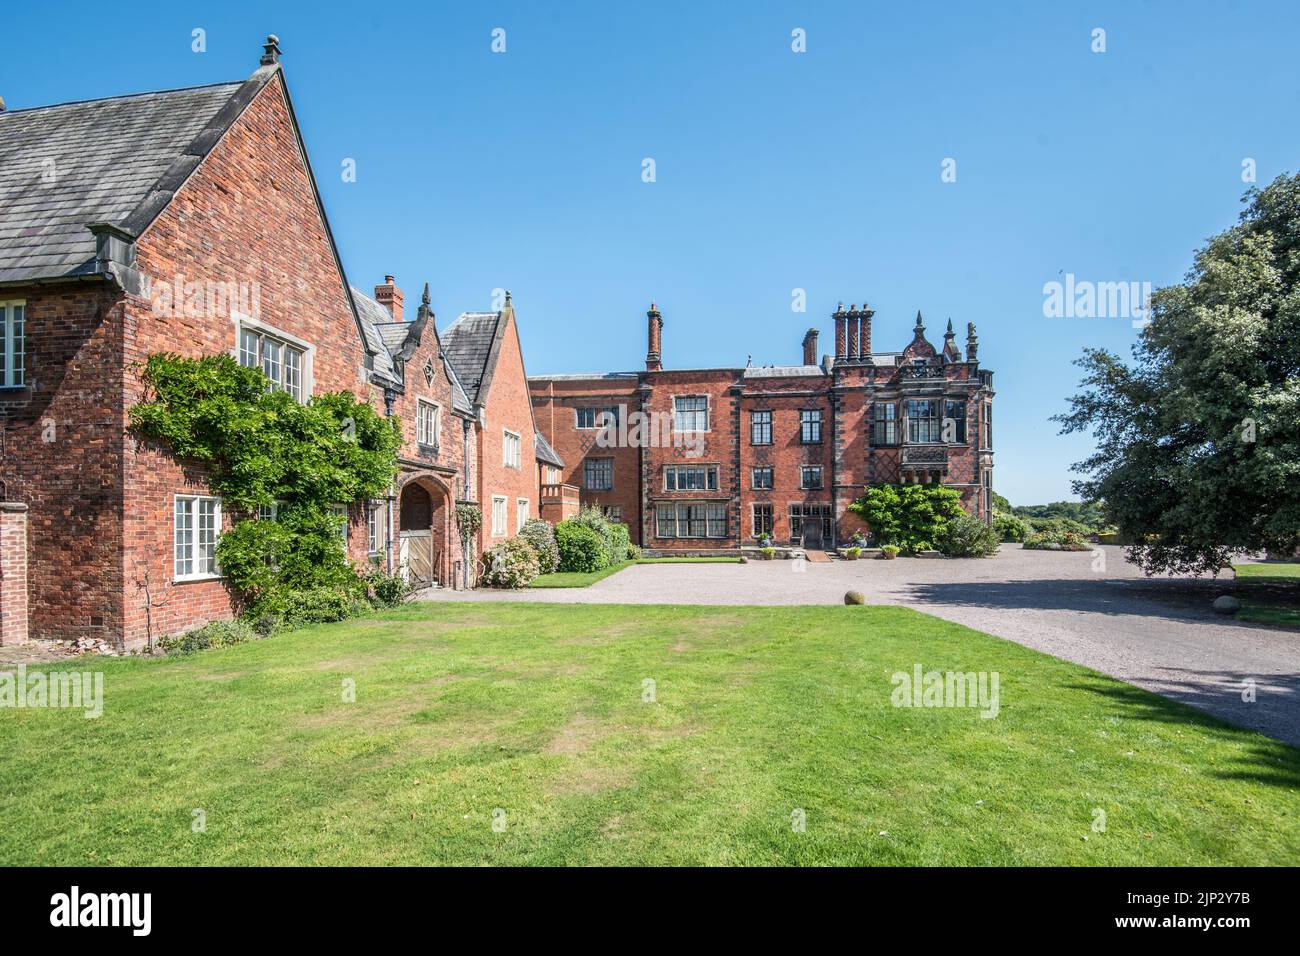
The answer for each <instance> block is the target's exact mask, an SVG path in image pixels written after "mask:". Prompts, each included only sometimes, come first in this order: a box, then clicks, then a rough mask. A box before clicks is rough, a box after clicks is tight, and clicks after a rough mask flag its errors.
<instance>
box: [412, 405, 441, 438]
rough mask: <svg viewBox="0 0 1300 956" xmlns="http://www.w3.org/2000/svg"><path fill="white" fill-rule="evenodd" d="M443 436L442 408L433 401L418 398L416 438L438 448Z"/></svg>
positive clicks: (416, 406)
mask: <svg viewBox="0 0 1300 956" xmlns="http://www.w3.org/2000/svg"><path fill="white" fill-rule="evenodd" d="M441 437H442V409H441V408H439V407H438V406H437V405H435V404H434V403H433V402H429V401H425V400H424V399H423V398H421V399H417V400H416V403H415V440H416V441H417V442H419V443H420V444H421V445H429V446H430V447H433V448H437V447H438V445H439V443H440V439H441Z"/></svg>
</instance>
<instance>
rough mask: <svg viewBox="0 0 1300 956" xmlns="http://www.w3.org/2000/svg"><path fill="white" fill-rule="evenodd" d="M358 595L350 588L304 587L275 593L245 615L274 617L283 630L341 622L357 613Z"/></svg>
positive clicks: (254, 617) (255, 617)
mask: <svg viewBox="0 0 1300 956" xmlns="http://www.w3.org/2000/svg"><path fill="white" fill-rule="evenodd" d="M360 598H361V595H360V594H358V593H357V592H356V591H355V590H353V589H350V588H342V587H334V588H307V589H306V590H303V591H287V590H277V591H274V592H272V593H271V594H269V595H267V596H266V597H265V598H263V599H262V600H260V601H259V602H258V603H257V604H255V605H254V606H253V607H252V608H251V609H250V612H249V615H248V616H249V617H250V618H253V619H257V618H261V617H263V616H265V615H278V616H279V618H280V619H281V620H282V621H283V622H284V624H285V626H286V627H300V626H302V625H304V624H324V623H326V622H328V621H342V620H345V619H346V618H348V617H350V616H352V615H354V614H355V613H357V612H358V611H359V610H361V608H360V607H359V606H358V604H359V599H360Z"/></svg>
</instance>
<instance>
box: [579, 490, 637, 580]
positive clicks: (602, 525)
mask: <svg viewBox="0 0 1300 956" xmlns="http://www.w3.org/2000/svg"><path fill="white" fill-rule="evenodd" d="M569 520H570V521H572V522H574V523H575V524H580V525H585V526H586V527H588V528H590V529H591V530H592V531H594V532H596V536H597V537H598V538H599V539H600V542H601V547H602V548H604V551H605V563H604V564H602V565H601V567H607V566H608V565H611V564H618V563H619V562H620V561H622V560H623V554H625V553H626V548H624V549H623V550H622V551H620V550H619V549H618V548H617V547H615V543H614V534H615V532H614V530H613V529H614V527H615V526H614V525H612V524H610V522H609V519H608V518H606V517H605V515H604V513H603V512H602V511H601V510H600V509H599V508H597V507H594V506H593V505H587V507H585V508H583V509H582V510H581V511H579V512H578V513H577V514H576V515H574V516H573V517H572V518H570V519H569ZM626 527H627V526H626V525H624V530H626ZM597 570H599V568H598V569H597Z"/></svg>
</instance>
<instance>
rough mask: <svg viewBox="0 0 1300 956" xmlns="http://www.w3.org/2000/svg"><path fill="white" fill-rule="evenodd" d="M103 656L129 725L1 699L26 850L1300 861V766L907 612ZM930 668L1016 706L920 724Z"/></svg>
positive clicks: (442, 858)
mask: <svg viewBox="0 0 1300 956" xmlns="http://www.w3.org/2000/svg"><path fill="white" fill-rule="evenodd" d="M82 663H83V665H84V666H89V667H100V668H102V669H103V671H104V672H105V675H106V676H105V697H106V700H105V710H104V715H103V716H102V717H100V718H99V719H97V720H87V719H85V718H84V717H82V716H80V714H79V713H77V712H72V711H67V710H14V709H9V708H3V709H0V738H2V739H3V740H4V746H3V748H0V820H3V821H4V826H3V827H0V864H17V863H35V864H96V863H106V864H107V863H112V864H152V863H157V864H181V865H190V864H238V865H245V864H289V863H297V864H309V863H314V864H431V863H455V864H468V865H476V864H485V863H486V864H522V863H532V864H625V863H626V864H631V863H641V864H645V863H666V864H1140V865H1162V864H1178V865H1181V864H1232V865H1257V864H1294V863H1295V862H1296V860H1297V859H1300V753H1298V752H1297V751H1296V750H1293V749H1291V748H1289V747H1287V746H1285V745H1283V744H1280V743H1277V742H1274V741H1272V740H1269V739H1267V738H1264V737H1261V736H1258V735H1256V734H1253V733H1250V732H1247V731H1244V730H1239V729H1236V728H1232V727H1229V726H1227V725H1224V724H1221V723H1219V722H1217V721H1215V720H1213V719H1212V718H1210V717H1207V716H1205V715H1203V714H1201V713H1200V712H1198V711H1194V710H1191V709H1188V708H1186V707H1183V706H1182V705H1179V704H1176V703H1173V702H1171V701H1168V700H1165V699H1164V698H1160V697H1156V696H1153V695H1151V694H1148V693H1145V692H1144V691H1141V690H1137V689H1135V688H1133V687H1131V686H1128V685H1125V684H1121V683H1119V682H1117V681H1114V680H1110V679H1108V678H1105V677H1102V676H1100V675H1097V674H1095V673H1093V672H1090V671H1088V670H1085V669H1083V668H1081V667H1077V666H1075V665H1072V664H1067V663H1064V662H1062V661H1059V660H1056V659H1054V658H1050V657H1046V656H1044V655H1041V654H1038V653H1036V652H1034V651H1031V650H1028V649H1026V648H1023V647H1020V646H1019V645H1016V644H1012V643H1009V642H1005V641H1001V640H998V639H996V638H992V637H989V636H987V635H983V634H980V633H978V632H976V631H972V630H969V629H967V628H963V627H960V626H958V625H955V624H949V623H947V622H944V621H940V620H938V619H935V618H931V617H927V616H925V615H922V614H919V613H917V612H914V611H911V610H908V609H905V608H896V607H866V608H862V607H844V606H832V607H802V608H775V607H773V608H738V607H712V608H703V607H668V606H639V607H626V606H622V607H620V606H609V605H604V606H592V605H588V606H578V605H569V606H556V605H530V604H513V603H512V604H481V603H480V604H458V603H418V604H411V605H407V606H405V607H402V608H399V609H397V610H394V611H389V612H385V613H383V614H381V615H378V616H376V617H373V618H368V619H362V620H357V621H351V622H346V623H343V624H334V625H322V626H317V627H313V628H308V629H304V630H302V631H298V632H295V633H292V634H287V635H283V636H280V637H276V638H272V639H270V640H267V641H260V642H257V643H252V644H244V645H240V646H237V647H233V648H226V649H222V650H215V651H208V652H205V653H202V654H199V655H196V656H194V657H191V658H170V659H165V660H142V659H123V660H101V659H97V658H93V657H91V658H83V659H82ZM917 663H919V664H921V665H923V666H924V667H925V668H926V669H931V668H933V669H938V670H950V669H952V670H961V671H990V672H991V671H996V672H998V673H999V674H1000V682H1001V683H1000V711H999V714H998V716H997V717H996V718H995V719H983V718H981V717H980V716H979V712H978V711H977V710H973V709H968V708H904V707H893V706H891V703H890V695H891V691H892V690H893V685H892V684H891V680H890V678H891V675H892V674H893V673H894V672H897V671H902V672H911V671H912V668H913V665H914V664H917ZM66 667H67V665H63V669H66ZM646 679H652V680H653V681H654V682H655V685H654V691H655V693H654V700H653V701H646V700H644V699H643V696H644V695H645V693H646V690H645V688H646V686H647V685H646V684H645V683H644V681H645V680H646ZM348 681H353V682H355V689H356V693H355V702H351V703H349V702H345V701H344V699H343V693H342V689H343V687H344V686H345V683H346V682H348ZM196 809H198V810H202V811H203V812H204V814H205V820H206V832H200V833H195V832H192V825H191V821H192V819H193V811H194V810H196ZM796 810H802V811H803V812H804V814H805V815H806V829H805V831H804V832H795V831H794V829H793V828H792V826H791V819H792V813H794V812H795V811H796ZM1098 810H1100V811H1104V813H1105V830H1104V832H1094V831H1093V829H1092V826H1093V824H1094V821H1095V820H1099V819H1100V817H1099V816H1098V815H1097V814H1096V811H1098ZM494 811H499V812H498V813H497V816H498V818H499V819H501V820H502V821H503V822H504V825H505V828H504V831H503V832H494V830H493V826H492V824H493V819H494ZM501 813H504V816H501Z"/></svg>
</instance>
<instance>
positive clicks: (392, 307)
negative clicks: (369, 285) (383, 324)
mask: <svg viewBox="0 0 1300 956" xmlns="http://www.w3.org/2000/svg"><path fill="white" fill-rule="evenodd" d="M405 298H406V297H405V296H404V295H403V294H402V290H401V289H399V288H398V287H397V286H396V285H394V284H393V277H392V276H384V284H383V285H377V286H375V301H376V302H378V303H379V304H380V305H382V306H383V307H384V308H385V309H387V310H388V311H389V312H391V313H393V321H394V322H401V321H402V300H403V299H405Z"/></svg>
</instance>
